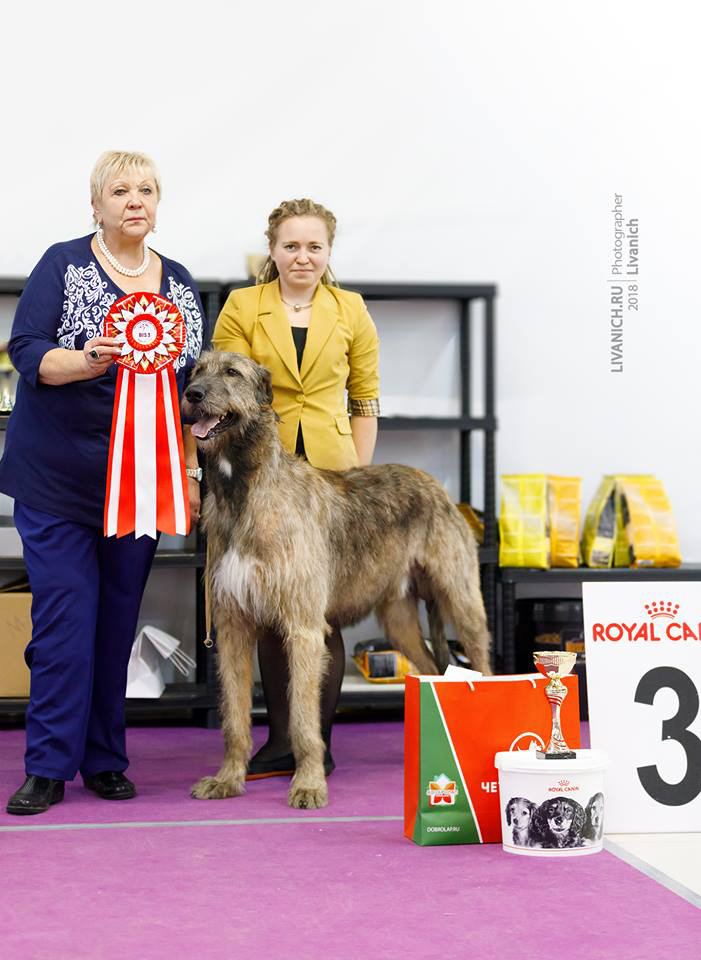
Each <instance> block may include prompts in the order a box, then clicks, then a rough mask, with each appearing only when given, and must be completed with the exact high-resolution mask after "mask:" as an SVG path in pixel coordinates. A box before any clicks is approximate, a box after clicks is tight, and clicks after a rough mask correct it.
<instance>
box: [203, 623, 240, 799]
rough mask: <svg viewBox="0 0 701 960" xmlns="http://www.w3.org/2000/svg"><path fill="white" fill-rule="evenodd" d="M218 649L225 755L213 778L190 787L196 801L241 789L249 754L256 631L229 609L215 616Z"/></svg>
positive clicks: (227, 794)
mask: <svg viewBox="0 0 701 960" xmlns="http://www.w3.org/2000/svg"><path fill="white" fill-rule="evenodd" d="M216 626H217V650H218V661H219V677H220V680H221V691H222V700H221V711H222V733H223V734H224V745H225V751H226V752H225V754H224V760H223V762H222V765H221V767H220V769H219V771H218V773H217V774H215V776H213V777H203V778H202V780H200V781H199V782H198V783H196V784H194V786H193V787H192V796H193V797H196V798H197V799H198V800H221V799H223V798H224V797H238V796H240V795H241V794H242V793H243V792H244V784H245V780H246V765H247V763H248V758H249V757H250V755H251V745H252V741H251V698H252V691H253V651H254V649H255V631H254V628H253V627H252V626H251V625H250V624H249V623H247V622H244V621H243V620H241V619H239V618H234V617H231V616H230V615H229V614H228V612H227V613H224V614H223V615H221V616H218V617H217V624H216Z"/></svg>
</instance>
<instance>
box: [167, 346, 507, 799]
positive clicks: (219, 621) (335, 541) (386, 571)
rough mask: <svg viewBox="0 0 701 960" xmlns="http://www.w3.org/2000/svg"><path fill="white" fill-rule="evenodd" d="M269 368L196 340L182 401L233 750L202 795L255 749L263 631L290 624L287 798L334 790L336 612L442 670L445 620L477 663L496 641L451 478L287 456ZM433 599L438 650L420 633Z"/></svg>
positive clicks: (229, 777)
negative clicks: (332, 643) (376, 627)
mask: <svg viewBox="0 0 701 960" xmlns="http://www.w3.org/2000/svg"><path fill="white" fill-rule="evenodd" d="M272 399H273V393H272V386H271V377H270V373H269V372H268V371H267V370H266V369H265V368H264V367H262V366H260V365H259V364H257V363H255V362H254V361H253V360H250V359H249V358H247V357H244V356H243V355H241V354H236V353H222V352H208V353H206V354H203V356H202V357H201V358H200V360H199V362H198V364H197V366H196V367H195V369H194V371H193V375H192V378H191V380H190V383H189V386H188V387H187V389H186V391H185V397H184V399H183V405H182V409H183V415H184V417H185V419H186V421H187V422H189V423H191V424H192V427H191V429H192V434H193V436H195V437H196V438H197V444H198V448H199V450H200V452H201V453H202V454H204V458H205V473H206V480H207V494H206V497H205V501H204V505H203V509H202V518H203V524H204V529H205V532H206V535H207V541H208V564H207V565H208V577H209V583H210V586H211V599H212V611H213V618H214V624H215V627H216V634H217V648H218V668H219V674H220V679H221V694H222V704H221V709H222V729H223V734H224V744H225V756H224V760H223V763H222V765H221V768H220V769H219V771H218V772H217V773H216V774H215V775H214V776H206V777H204V778H203V779H202V780H200V781H199V782H198V783H196V784H195V785H194V787H193V789H192V793H193V796H195V797H198V798H200V799H214V798H223V797H234V796H238V795H239V794H242V793H243V792H244V781H245V776H246V765H247V762H248V759H249V756H250V753H251V744H252V741H251V729H250V728H251V718H250V713H251V697H252V687H253V663H252V661H253V653H254V649H255V645H256V637H257V631H258V630H262V629H265V628H270V627H274V628H275V629H276V630H278V631H279V633H280V634H281V635H282V637H283V639H284V646H285V650H286V653H287V658H288V663H289V673H290V686H289V694H288V696H289V706H290V735H291V740H292V750H293V753H294V757H295V773H294V776H293V778H292V783H291V787H290V791H289V796H288V801H289V803H290V805H291V806H293V807H302V808H304V807H309V808H313V807H322V806H325V805H326V803H327V802H328V789H327V785H326V779H325V776H324V766H323V758H324V742H323V740H322V737H321V730H320V690H321V682H322V678H323V674H324V667H325V660H326V657H327V653H326V647H325V642H324V640H325V636H326V634H327V632H328V631H329V629H330V627H329V624H330V623H337V624H339V625H340V626H347V625H351V624H355V623H358V622H359V621H360V620H362V619H364V618H365V617H367V616H368V615H369V614H371V613H373V612H374V613H375V615H376V616H377V619H378V621H379V623H380V625H381V626H382V628H383V630H384V632H385V634H386V637H387V639H388V641H389V642H390V643H391V644H392V646H393V647H395V648H396V649H399V650H400V651H401V652H402V653H403V654H404V655H405V656H406V657H408V658H409V660H411V661H412V662H413V663H414V664H415V665H416V667H417V669H418V670H419V672H421V673H425V674H433V673H436V672H438V669H439V667H440V668H442V669H444V668H445V666H446V665H447V663H448V662H450V655H449V650H448V644H447V640H446V639H445V634H444V629H443V624H444V622H445V621H450V622H451V623H452V624H453V626H454V628H455V631H456V635H457V639H458V642H459V644H460V646H461V647H462V649H463V651H464V652H465V654H466V655H467V657H468V658H469V660H470V662H471V665H472V667H473V668H474V669H476V670H480V671H482V672H483V673H485V674H489V673H490V672H491V671H490V645H491V640H490V636H489V632H488V629H487V621H486V616H485V611H484V604H483V602H482V595H481V592H480V578H479V562H478V555H477V544H476V542H475V539H474V536H473V534H472V533H471V531H470V528H469V526H468V525H467V523H466V522H465V520H464V519H463V517H462V516H461V515H460V513H459V511H458V510H457V508H456V506H455V505H454V503H453V502H452V501H451V499H450V497H449V496H448V494H447V493H446V491H445V489H444V488H443V487H442V485H441V484H440V483H439V482H438V481H437V480H436V479H435V478H434V477H432V476H430V475H429V474H427V473H424V472H423V471H421V470H416V469H414V468H412V467H407V466H399V465H394V464H392V465H381V466H370V467H356V468H353V469H350V470H342V471H332V470H323V469H318V468H316V467H313V466H311V465H310V464H309V463H307V462H306V461H305V460H302V459H301V458H299V457H295V456H292V455H291V454H288V453H287V452H286V451H285V450H284V448H283V446H282V444H281V441H280V438H279V435H278V428H277V424H276V414H275V413H274V411H273V409H272V406H271V403H272ZM420 600H423V601H425V603H426V607H427V613H428V617H429V625H430V634H431V645H432V648H433V652H432V653H431V652H430V651H429V648H428V647H427V645H426V644H425V643H424V641H423V638H422V634H421V628H420V622H419V614H418V603H419V601H420Z"/></svg>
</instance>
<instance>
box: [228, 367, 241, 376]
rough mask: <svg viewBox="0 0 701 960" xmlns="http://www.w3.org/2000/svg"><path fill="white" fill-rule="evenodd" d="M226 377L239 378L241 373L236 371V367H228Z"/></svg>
mask: <svg viewBox="0 0 701 960" xmlns="http://www.w3.org/2000/svg"><path fill="white" fill-rule="evenodd" d="M226 375H227V377H240V376H241V371H240V370H237V369H236V367H229V368H228V370H227V371H226Z"/></svg>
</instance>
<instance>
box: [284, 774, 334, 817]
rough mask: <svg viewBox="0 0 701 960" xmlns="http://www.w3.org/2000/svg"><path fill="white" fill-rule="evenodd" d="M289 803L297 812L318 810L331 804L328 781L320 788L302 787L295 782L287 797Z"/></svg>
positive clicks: (308, 785)
mask: <svg viewBox="0 0 701 960" xmlns="http://www.w3.org/2000/svg"><path fill="white" fill-rule="evenodd" d="M287 802H288V803H289V805H290V806H291V807H294V808H295V809H296V810H318V809H319V808H320V807H325V806H326V804H327V803H328V802H329V788H328V787H327V786H326V781H325V780H324V782H323V783H321V784H319V785H318V786H311V785H310V784H306V785H302V784H296V783H294V782H293V784H292V786H291V787H290V792H289V793H288V795H287Z"/></svg>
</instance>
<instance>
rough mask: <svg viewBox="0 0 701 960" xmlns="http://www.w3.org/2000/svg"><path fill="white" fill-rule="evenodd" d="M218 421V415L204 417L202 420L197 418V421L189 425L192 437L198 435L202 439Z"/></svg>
mask: <svg viewBox="0 0 701 960" xmlns="http://www.w3.org/2000/svg"><path fill="white" fill-rule="evenodd" d="M218 423H219V417H205V418H204V420H198V421H197V423H193V424H192V426H191V427H190V431H191V432H192V435H193V437H199V438H200V440H204V438H205V437H206V436H207V434H208V433H209V431H210V430H211V429H212V427H215V426H216V425H217V424H218Z"/></svg>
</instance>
